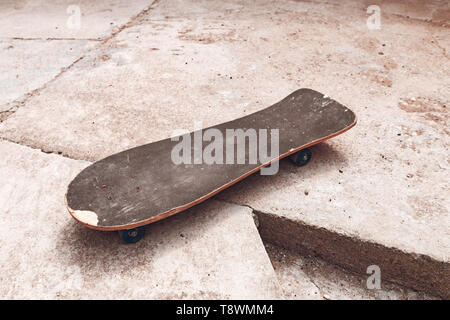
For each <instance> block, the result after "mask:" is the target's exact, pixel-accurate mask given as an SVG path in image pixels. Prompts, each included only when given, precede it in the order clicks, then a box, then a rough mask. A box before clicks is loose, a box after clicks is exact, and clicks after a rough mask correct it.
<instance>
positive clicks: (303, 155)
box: [291, 148, 312, 167]
mask: <svg viewBox="0 0 450 320" xmlns="http://www.w3.org/2000/svg"><path fill="white" fill-rule="evenodd" d="M311 157H312V152H311V150H310V149H308V148H306V149H303V150H300V151H299V152H297V153H295V154H293V155H291V160H292V161H293V162H294V163H295V164H296V165H297V166H299V167H303V166H304V165H306V164H307V163H308V162H309V160H311Z"/></svg>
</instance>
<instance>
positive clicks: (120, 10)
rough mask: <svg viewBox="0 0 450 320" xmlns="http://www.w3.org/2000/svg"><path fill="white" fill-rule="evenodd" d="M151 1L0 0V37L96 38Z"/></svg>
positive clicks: (110, 30)
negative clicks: (72, 0)
mask: <svg viewBox="0 0 450 320" xmlns="http://www.w3.org/2000/svg"><path fill="white" fill-rule="evenodd" d="M151 3H152V1H150V0H137V1H133V2H130V1H126V0H111V1H95V2H93V1H89V0H81V1H74V2H70V1H66V0H51V1H27V0H19V1H18V0H6V1H5V0H3V1H2V2H1V3H0V38H20V39H34V38H38V39H47V38H56V39H59V38H78V39H100V38H103V37H105V36H108V35H110V34H111V33H113V32H115V31H117V30H119V29H120V27H121V26H122V25H123V24H125V23H127V22H128V21H129V20H130V18H132V17H133V16H135V15H137V14H138V13H140V12H141V11H142V10H145V9H146V8H147V7H148V6H149V5H150V4H151Z"/></svg>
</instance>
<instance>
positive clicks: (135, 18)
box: [102, 0, 160, 43]
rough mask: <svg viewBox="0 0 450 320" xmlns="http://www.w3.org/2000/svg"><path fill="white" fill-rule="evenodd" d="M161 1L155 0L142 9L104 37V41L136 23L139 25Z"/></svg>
mask: <svg viewBox="0 0 450 320" xmlns="http://www.w3.org/2000/svg"><path fill="white" fill-rule="evenodd" d="M159 2H160V0H154V1H153V2H152V3H151V4H150V5H149V6H148V7H147V8H146V9H144V10H142V11H141V12H139V13H138V14H136V15H135V16H133V17H131V18H130V20H129V21H128V22H126V23H124V24H123V25H121V26H120V27H119V28H117V30H115V31H113V32H112V33H111V34H110V35H109V36H108V37H105V38H103V40H102V43H106V42H108V41H109V40H111V39H113V38H115V37H116V36H117V35H118V34H119V33H121V32H122V31H123V30H125V29H128V28H130V27H133V26H135V25H138V24H139V20H140V19H142V18H143V17H145V16H146V15H147V13H148V12H149V11H151V10H152V9H153V8H154V7H155V6H156V5H157V4H158V3H159Z"/></svg>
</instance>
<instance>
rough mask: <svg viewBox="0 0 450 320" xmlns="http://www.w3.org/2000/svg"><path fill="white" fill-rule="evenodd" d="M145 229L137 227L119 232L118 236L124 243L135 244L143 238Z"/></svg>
mask: <svg viewBox="0 0 450 320" xmlns="http://www.w3.org/2000/svg"><path fill="white" fill-rule="evenodd" d="M144 234H145V227H137V228H133V229H128V230H121V231H119V235H120V237H121V238H122V240H123V241H124V242H126V243H136V242H138V241H139V240H141V239H142V238H143V237H144Z"/></svg>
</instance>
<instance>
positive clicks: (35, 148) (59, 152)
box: [0, 113, 92, 163]
mask: <svg viewBox="0 0 450 320" xmlns="http://www.w3.org/2000/svg"><path fill="white" fill-rule="evenodd" d="M0 118H1V113H0ZM0 141H5V142H9V143H14V144H17V145H19V146H22V147H25V148H29V149H31V150H36V151H40V152H42V153H45V154H54V155H57V156H60V157H63V158H66V159H70V160H74V161H85V162H89V163H92V161H89V160H84V159H75V158H71V157H69V156H68V155H67V154H65V153H64V152H62V151H53V150H47V149H41V148H38V147H33V146H31V145H28V144H25V143H20V142H17V141H14V140H10V139H7V138H4V137H0Z"/></svg>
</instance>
